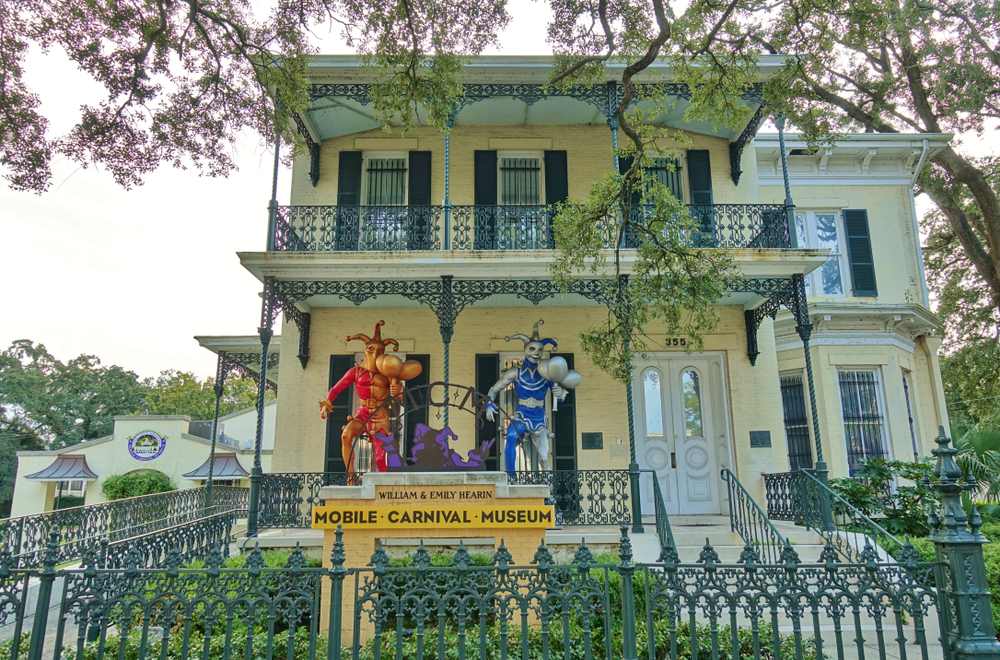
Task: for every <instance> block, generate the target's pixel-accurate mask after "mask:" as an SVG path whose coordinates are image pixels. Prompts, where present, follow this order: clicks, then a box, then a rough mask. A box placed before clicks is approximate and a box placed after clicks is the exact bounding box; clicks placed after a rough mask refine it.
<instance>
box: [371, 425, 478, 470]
mask: <svg viewBox="0 0 1000 660" xmlns="http://www.w3.org/2000/svg"><path fill="white" fill-rule="evenodd" d="M375 437H376V438H378V439H379V440H381V441H382V449H383V451H385V459H386V465H387V466H388V468H389V472H454V471H462V470H464V471H485V470H486V461H485V457H486V456H487V455H488V454H489V451H490V447H492V446H493V443H494V442H496V438H494V439H493V440H488V441H486V442H484V443H483V444H482V445H480V446H479V447H478V448H476V449H473V450H471V451H469V458H468V460H466V459H464V458H462V455H461V454H459V453H458V452H456V451H453V450H452V449H451V447H449V446H448V441H449V440H457V439H458V436H457V435H455V432H454V431H452V430H451V429H450V428H445V429H443V430H440V431H439V430H437V429H432V428H431V427H429V426H427V425H426V424H417V428H416V433H415V437H414V438H413V444H412V445H411V447H410V456H409V458H406V457H404V456H402V455H401V454H400V453H399V447H397V446H396V442H395V440H394V438H392V436H387V435H382V434H381V433H376V434H375Z"/></svg>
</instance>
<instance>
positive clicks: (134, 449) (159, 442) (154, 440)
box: [128, 431, 167, 461]
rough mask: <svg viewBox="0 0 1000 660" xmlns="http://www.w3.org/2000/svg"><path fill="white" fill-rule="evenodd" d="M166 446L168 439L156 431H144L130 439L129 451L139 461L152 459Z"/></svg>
mask: <svg viewBox="0 0 1000 660" xmlns="http://www.w3.org/2000/svg"><path fill="white" fill-rule="evenodd" d="M166 447H167V439H166V438H165V437H163V436H161V435H160V434H159V433H157V432H156V431H142V432H140V433H136V434H135V435H133V436H132V437H131V438H129V439H128V453H129V454H131V455H132V458H134V459H136V460H137V461H151V460H153V459H154V458H156V457H158V456H159V455H160V454H162V453H163V450H164V449H166Z"/></svg>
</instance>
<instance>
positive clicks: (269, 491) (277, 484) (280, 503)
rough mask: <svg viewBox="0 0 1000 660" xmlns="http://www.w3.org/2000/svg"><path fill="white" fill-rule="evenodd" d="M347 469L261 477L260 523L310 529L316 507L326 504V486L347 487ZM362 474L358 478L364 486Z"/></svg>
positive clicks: (262, 525) (356, 482) (264, 526)
mask: <svg viewBox="0 0 1000 660" xmlns="http://www.w3.org/2000/svg"><path fill="white" fill-rule="evenodd" d="M350 478H351V477H350V475H349V474H348V473H346V472H274V473H270V474H265V475H263V476H262V477H261V480H260V512H259V514H258V518H257V526H258V528H260V529H265V528H309V527H311V526H312V508H313V507H314V506H322V505H323V500H321V499H320V497H319V491H320V489H321V488H323V487H324V486H347V485H348V481H349V479H350ZM361 479H363V477H362V476H356V477H354V484H352V485H355V484H356V485H360V483H361Z"/></svg>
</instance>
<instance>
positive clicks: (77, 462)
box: [25, 454, 97, 481]
mask: <svg viewBox="0 0 1000 660" xmlns="http://www.w3.org/2000/svg"><path fill="white" fill-rule="evenodd" d="M25 479H29V480H31V481H70V480H77V481H78V480H81V479H82V480H84V481H94V480H96V479H97V474H96V473H95V472H94V471H93V470H91V469H90V466H89V465H87V457H86V456H83V455H81V454H64V455H62V456H56V460H55V461H53V462H52V465H50V466H48V467H47V468H45V469H44V470H41V471H39V472H35V473H34V474H29V475H28V476H26V477H25Z"/></svg>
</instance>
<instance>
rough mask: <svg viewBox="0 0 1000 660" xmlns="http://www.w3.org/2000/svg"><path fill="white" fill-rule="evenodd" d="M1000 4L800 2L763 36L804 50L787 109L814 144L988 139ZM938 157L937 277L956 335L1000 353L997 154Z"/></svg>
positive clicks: (932, 264)
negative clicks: (842, 138) (860, 138)
mask: <svg viewBox="0 0 1000 660" xmlns="http://www.w3.org/2000/svg"><path fill="white" fill-rule="evenodd" d="M998 9H1000V5H998V4H997V3H996V1H995V0H968V1H962V2H959V1H957V0H931V1H920V2H915V1H912V0H906V1H900V0H854V1H852V2H842V1H841V0H788V1H787V2H784V3H782V4H781V5H780V6H779V9H778V10H777V11H776V12H775V14H774V20H773V21H772V22H771V23H770V24H769V25H768V26H767V27H766V28H764V29H763V30H762V31H761V34H760V35H753V36H752V38H753V39H754V40H755V41H756V42H758V43H760V44H762V45H763V46H765V47H766V48H767V49H768V50H769V51H771V52H775V53H776V52H784V53H797V54H802V55H801V56H800V57H797V58H796V60H795V61H794V62H793V63H791V64H790V66H789V68H788V76H789V78H788V80H789V81H790V82H789V84H788V93H787V94H786V95H785V96H786V99H785V101H784V102H783V103H782V104H781V105H780V106H779V107H780V108H781V109H784V110H785V111H786V112H787V113H788V114H789V116H790V117H791V118H792V120H793V122H794V123H795V124H797V125H798V126H799V127H801V128H802V129H804V130H805V131H806V133H807V135H808V137H809V138H810V139H811V140H813V141H814V142H817V143H818V142H820V141H822V140H824V139H829V138H830V136H831V134H833V133H835V132H837V131H859V130H863V131H866V132H878V133H896V132H900V131H912V132H916V133H946V132H955V133H959V134H975V135H977V136H979V137H980V138H981V137H983V135H984V132H987V131H989V130H990V129H991V127H992V126H994V125H995V122H996V120H997V119H998V118H1000V87H998V86H997V84H996V81H997V80H998V79H1000V50H998V49H1000V37H998V31H1000V11H998ZM778 96H779V95H778V94H775V98H777V97H778ZM930 162H931V167H929V168H926V169H925V170H924V172H923V173H922V174H921V175H920V178H919V180H918V184H919V191H920V192H923V193H926V194H927V195H928V196H929V197H930V198H931V200H933V202H934V204H935V205H936V207H937V211H936V212H935V213H933V214H931V215H930V216H929V217H928V218H925V221H924V230H925V231H926V232H927V233H928V234H930V239H929V241H928V270H929V271H930V274H931V283H932V285H934V284H936V287H935V292H936V293H937V294H938V295H939V296H940V301H941V311H942V313H944V314H946V315H949V316H950V315H954V317H953V318H951V319H950V321H949V332H950V336H949V338H950V339H951V340H952V341H954V342H957V343H958V344H959V345H962V344H969V345H973V346H974V345H978V344H980V342H982V341H983V340H984V339H985V338H988V337H992V338H993V340H992V341H993V344H992V345H986V346H985V347H986V348H987V349H988V350H987V353H989V354H990V355H992V356H996V355H997V354H998V351H997V348H996V336H997V335H996V330H997V319H998V318H1000V316H998V310H1000V199H998V197H997V177H996V168H997V161H996V157H995V156H991V157H990V158H986V159H982V160H977V159H976V158H973V157H970V156H967V155H962V154H961V153H959V151H958V150H957V148H955V147H946V148H945V149H943V150H941V151H940V152H939V153H938V154H937V155H935V156H933V158H932V159H931V161H930ZM966 324H968V329H967V330H965V329H962V328H963V327H964V326H966ZM963 396H964V395H963Z"/></svg>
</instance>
